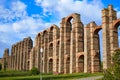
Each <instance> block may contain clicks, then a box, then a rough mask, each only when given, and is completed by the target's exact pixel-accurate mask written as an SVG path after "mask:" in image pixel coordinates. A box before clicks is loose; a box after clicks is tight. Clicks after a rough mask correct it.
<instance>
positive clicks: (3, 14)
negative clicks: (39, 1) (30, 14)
mask: <svg viewBox="0 0 120 80" xmlns="http://www.w3.org/2000/svg"><path fill="white" fill-rule="evenodd" d="M9 6H10V8H5V6H4V5H0V19H1V21H2V22H4V23H8V22H14V21H18V20H21V19H23V18H25V17H26V15H27V12H26V7H27V6H26V5H25V4H24V3H22V2H20V1H16V2H12V3H11V5H10V4H9ZM2 22H0V23H2Z"/></svg>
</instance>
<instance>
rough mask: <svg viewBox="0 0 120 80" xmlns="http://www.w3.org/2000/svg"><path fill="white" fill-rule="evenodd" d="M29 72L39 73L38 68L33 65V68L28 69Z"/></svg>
mask: <svg viewBox="0 0 120 80" xmlns="http://www.w3.org/2000/svg"><path fill="white" fill-rule="evenodd" d="M30 72H31V74H32V75H37V74H39V70H38V69H37V68H35V67H33V68H32V69H31V70H30Z"/></svg>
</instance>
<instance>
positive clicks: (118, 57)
mask: <svg viewBox="0 0 120 80" xmlns="http://www.w3.org/2000/svg"><path fill="white" fill-rule="evenodd" d="M112 61H113V63H112V65H111V66H110V67H109V68H108V69H107V70H105V71H104V77H103V79H102V80H120V49H117V50H115V51H114V53H113V57H112Z"/></svg>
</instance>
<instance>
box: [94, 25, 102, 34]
mask: <svg viewBox="0 0 120 80" xmlns="http://www.w3.org/2000/svg"><path fill="white" fill-rule="evenodd" d="M101 29H102V27H101V26H97V27H96V28H95V29H94V31H93V32H94V34H98V32H99V31H100V30H101Z"/></svg>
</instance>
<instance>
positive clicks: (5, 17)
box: [0, 0, 120, 57]
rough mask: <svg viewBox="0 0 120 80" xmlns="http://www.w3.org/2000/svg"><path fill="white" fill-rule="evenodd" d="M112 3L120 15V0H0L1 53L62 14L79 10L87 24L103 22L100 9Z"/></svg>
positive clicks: (32, 36)
mask: <svg viewBox="0 0 120 80" xmlns="http://www.w3.org/2000/svg"><path fill="white" fill-rule="evenodd" d="M108 4H113V6H114V8H115V9H116V10H117V12H118V14H117V15H118V18H120V7H119V4H120V1H119V0H0V57H2V56H3V52H4V49H5V48H11V45H12V44H14V43H16V42H18V41H20V40H22V39H23V38H25V37H28V36H31V38H32V39H33V40H34V38H35V36H36V34H37V33H38V32H41V31H42V30H44V29H46V28H48V27H50V25H52V24H56V25H58V26H59V23H60V21H61V18H62V17H65V16H68V15H70V14H72V13H79V14H80V15H81V20H82V22H83V23H84V25H86V24H87V23H89V22H91V21H95V22H96V23H97V24H98V25H100V24H101V10H102V9H103V8H105V7H107V6H108Z"/></svg>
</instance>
